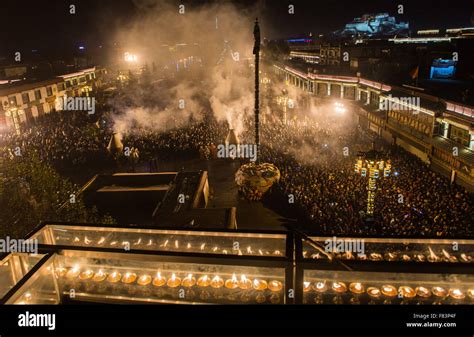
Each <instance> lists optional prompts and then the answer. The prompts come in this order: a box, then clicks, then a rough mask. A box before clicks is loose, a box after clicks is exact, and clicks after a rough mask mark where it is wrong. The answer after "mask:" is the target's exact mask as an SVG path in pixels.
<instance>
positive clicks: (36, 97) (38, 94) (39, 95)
mask: <svg viewBox="0 0 474 337" xmlns="http://www.w3.org/2000/svg"><path fill="white" fill-rule="evenodd" d="M35 99H41V90H39V89H38V90H35Z"/></svg>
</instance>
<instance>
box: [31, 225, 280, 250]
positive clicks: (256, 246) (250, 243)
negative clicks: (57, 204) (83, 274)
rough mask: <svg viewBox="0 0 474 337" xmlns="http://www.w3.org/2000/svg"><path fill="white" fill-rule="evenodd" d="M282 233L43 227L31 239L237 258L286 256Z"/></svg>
mask: <svg viewBox="0 0 474 337" xmlns="http://www.w3.org/2000/svg"><path fill="white" fill-rule="evenodd" d="M286 236H287V234H285V233H283V234H281V233H252V232H231V231H202V230H168V229H137V228H130V227H128V228H118V227H96V226H82V225H81V226H77V225H56V224H51V225H45V226H43V227H42V228H40V229H39V230H38V231H37V232H36V233H35V234H33V235H32V236H31V239H37V240H38V243H39V244H43V245H53V246H66V247H91V248H117V249H124V250H127V251H129V250H147V251H148V250H150V251H162V252H181V253H200V254H202V253H203V254H218V255H241V256H271V257H284V256H286V255H287V251H286V243H287V239H286Z"/></svg>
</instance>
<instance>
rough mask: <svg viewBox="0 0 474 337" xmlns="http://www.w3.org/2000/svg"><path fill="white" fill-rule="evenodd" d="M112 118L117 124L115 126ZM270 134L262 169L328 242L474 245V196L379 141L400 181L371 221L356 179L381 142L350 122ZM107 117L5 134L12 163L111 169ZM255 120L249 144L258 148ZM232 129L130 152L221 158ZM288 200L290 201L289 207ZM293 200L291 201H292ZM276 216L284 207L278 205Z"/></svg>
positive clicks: (68, 118)
mask: <svg viewBox="0 0 474 337" xmlns="http://www.w3.org/2000/svg"><path fill="white" fill-rule="evenodd" d="M109 117H110V116H109ZM267 117H268V118H265V119H264V120H263V121H262V124H261V143H262V147H261V155H260V160H261V161H262V162H271V163H274V164H275V165H276V166H277V167H278V168H279V169H280V171H281V180H280V182H279V184H278V186H276V188H275V189H274V190H275V191H276V190H279V191H280V192H281V193H282V194H283V195H284V196H288V195H290V194H291V195H293V196H294V200H295V205H294V207H293V208H292V211H293V212H294V213H295V215H296V216H297V217H298V218H299V219H300V220H301V221H302V223H305V224H306V226H307V229H308V230H309V231H312V232H319V233H321V234H326V235H395V236H435V237H446V236H448V237H449V236H471V235H473V234H474V226H473V225H472V220H471V218H472V216H473V206H474V202H473V195H472V194H470V193H468V192H467V191H465V190H464V189H463V188H461V187H459V186H456V185H453V184H451V183H450V182H449V180H448V179H447V178H445V177H443V176H441V175H439V174H437V173H435V172H433V171H432V170H431V169H430V168H429V167H428V166H427V165H426V164H425V163H423V162H422V161H421V160H419V159H418V158H417V157H415V156H413V155H411V154H409V153H407V152H406V151H404V150H403V149H401V148H399V147H397V146H393V145H390V144H388V143H385V142H383V141H380V140H379V141H378V142H379V144H378V146H379V148H381V150H383V151H384V153H385V156H386V157H387V159H390V160H391V163H392V173H391V175H390V176H389V177H387V178H380V179H378V181H377V190H376V199H375V221H373V222H370V223H369V222H367V221H366V214H365V212H366V207H367V178H365V177H361V176H360V175H358V174H355V172H354V164H355V161H356V158H357V153H358V152H359V151H367V150H370V149H371V147H372V144H373V142H374V135H373V134H371V131H370V130H363V129H361V127H360V126H358V125H357V123H354V121H352V120H350V118H349V117H348V116H337V115H334V114H332V115H330V114H327V113H325V112H324V110H321V111H317V112H316V115H314V112H313V114H312V115H311V114H308V115H305V116H303V115H301V116H299V117H298V118H293V119H290V120H286V121H285V122H282V120H280V119H278V118H271V116H267ZM110 123H111V119H110V118H107V116H105V115H104V116H101V115H99V116H94V117H93V118H92V117H91V116H88V115H87V114H84V113H71V112H67V113H52V114H49V115H46V116H43V117H42V118H41V119H38V121H36V123H35V124H34V125H31V126H30V127H28V128H25V130H23V132H22V133H21V134H20V135H17V134H3V135H2V136H1V137H0V146H3V147H4V149H7V150H6V151H4V155H6V156H10V157H11V156H14V155H16V154H15V148H19V149H20V151H21V152H22V155H28V154H35V155H38V156H39V157H40V158H41V159H42V160H44V161H45V162H48V163H51V164H52V165H53V166H54V167H57V168H77V167H80V166H81V165H82V166H94V167H100V165H102V164H104V165H105V164H107V163H108V164H110V163H111V161H110V156H109V157H108V156H107V149H106V147H107V143H108V141H109V139H110V137H111V135H112V130H113V129H112V128H113V126H112V125H110ZM252 123H253V121H252V118H249V119H248V120H247V121H245V124H246V126H247V130H248V131H245V132H243V133H242V134H241V135H239V136H240V138H241V141H242V142H249V143H251V142H252V140H253V130H254V127H253V125H252ZM227 131H228V129H227V126H226V124H225V123H223V122H217V121H216V120H215V119H214V117H213V116H212V113H208V114H206V115H204V116H203V118H202V119H200V120H197V121H194V122H192V123H189V124H188V125H186V126H182V127H179V128H172V129H169V130H167V131H166V132H160V133H157V132H153V131H152V130H148V131H147V130H133V132H128V133H126V134H123V135H121V137H122V138H121V140H122V143H123V144H124V145H125V146H127V147H129V148H134V149H138V151H137V153H139V161H140V162H142V163H147V162H153V160H155V159H156V158H160V159H162V160H173V159H176V158H180V159H182V158H196V157H201V158H211V157H212V156H211V155H210V152H211V149H212V148H215V147H216V146H217V145H218V144H221V143H222V142H223V140H224V139H225V135H226V134H227ZM283 200H285V198H283ZM286 200H288V199H286ZM271 206H273V207H274V208H275V209H278V208H280V207H282V205H278V204H274V205H271Z"/></svg>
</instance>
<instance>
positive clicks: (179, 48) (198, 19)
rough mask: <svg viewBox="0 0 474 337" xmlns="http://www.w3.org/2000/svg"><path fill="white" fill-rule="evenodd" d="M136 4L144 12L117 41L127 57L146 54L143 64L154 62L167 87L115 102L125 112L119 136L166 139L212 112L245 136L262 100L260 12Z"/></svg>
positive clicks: (139, 90) (118, 119)
mask: <svg viewBox="0 0 474 337" xmlns="http://www.w3.org/2000/svg"><path fill="white" fill-rule="evenodd" d="M134 3H135V5H136V7H137V8H138V11H139V13H138V15H136V16H135V17H134V18H133V19H131V21H130V22H125V23H121V26H120V28H118V29H117V32H116V41H118V43H119V44H120V46H121V47H122V50H123V51H124V52H125V51H128V52H131V53H133V54H136V55H138V64H140V65H143V64H145V63H146V64H148V65H149V68H150V67H151V64H153V63H154V64H155V65H156V68H157V70H158V71H157V73H158V74H160V75H159V76H161V74H162V75H163V77H164V80H163V82H161V83H160V82H158V83H152V84H151V85H150V86H149V87H146V88H143V86H140V85H137V86H136V88H135V87H133V89H132V88H131V89H129V90H128V92H127V93H126V95H125V96H124V97H120V98H117V99H114V100H113V101H112V102H111V104H112V106H113V107H114V110H116V111H117V112H118V114H117V115H114V123H115V130H116V131H117V132H120V133H122V134H123V133H134V132H137V131H139V130H142V129H148V131H150V130H151V131H156V132H165V131H166V130H168V129H170V128H173V127H178V126H183V125H185V124H186V123H188V122H189V121H190V120H200V119H201V118H202V114H203V112H206V111H212V113H213V115H214V116H215V118H216V119H217V120H218V121H225V122H227V123H228V125H229V127H230V128H233V129H234V130H236V133H238V134H240V133H241V132H243V128H244V127H243V119H244V116H245V114H246V113H249V112H252V111H253V101H254V91H253V89H254V87H253V76H252V75H253V68H252V67H251V64H252V63H253V55H252V49H253V20H254V17H255V16H254V15H253V14H252V9H249V8H245V9H241V8H237V7H235V5H233V4H231V3H216V4H203V5H199V6H195V5H194V6H191V5H186V4H179V3H177V2H176V1H162V0H160V1H151V0H146V1H135V2H134ZM122 50H121V51H122ZM180 102H183V103H184V108H183V109H181V108H180Z"/></svg>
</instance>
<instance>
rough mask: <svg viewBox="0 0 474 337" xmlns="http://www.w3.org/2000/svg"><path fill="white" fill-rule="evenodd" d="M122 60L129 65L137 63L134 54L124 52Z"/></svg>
mask: <svg viewBox="0 0 474 337" xmlns="http://www.w3.org/2000/svg"><path fill="white" fill-rule="evenodd" d="M124 59H125V62H130V63H134V62H137V61H138V57H137V55H135V54H130V53H129V52H126V53H125V54H124Z"/></svg>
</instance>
